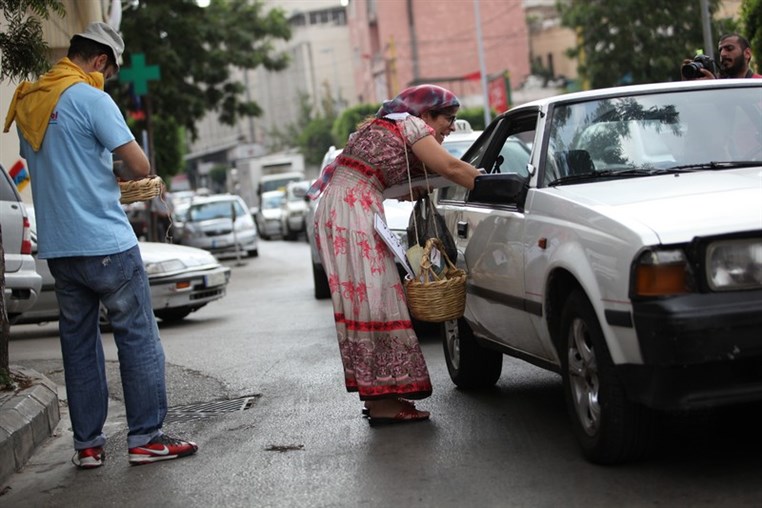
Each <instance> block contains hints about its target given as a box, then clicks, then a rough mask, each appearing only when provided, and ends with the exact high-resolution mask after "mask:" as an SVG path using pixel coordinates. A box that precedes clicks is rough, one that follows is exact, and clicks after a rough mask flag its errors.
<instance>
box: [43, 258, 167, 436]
mask: <svg viewBox="0 0 762 508" xmlns="http://www.w3.org/2000/svg"><path fill="white" fill-rule="evenodd" d="M48 266H49V267H50V272H51V273H52V274H53V277H54V278H55V281H56V282H55V288H56V297H57V298H58V306H59V308H60V311H61V314H60V320H59V324H58V329H59V333H60V336H61V352H62V355H63V364H64V376H65V379H66V394H67V398H68V401H69V414H70V418H71V425H72V430H73V431H74V448H75V449H77V450H82V449H84V448H91V447H97V446H103V444H104V443H105V442H106V436H105V435H104V434H103V425H104V424H105V422H106V415H107V411H108V385H107V382H106V364H105V359H104V355H103V344H102V342H101V332H100V326H99V324H98V316H99V306H100V302H103V305H104V306H105V307H106V309H107V310H108V317H109V320H110V321H111V326H112V330H113V332H114V340H115V342H116V346H117V349H118V351H119V369H120V373H121V378H122V390H123V392H124V404H125V407H126V410H127V425H128V428H129V432H128V435H127V446H128V447H129V448H134V447H136V446H142V445H144V444H146V443H147V442H148V441H150V440H151V439H152V438H153V437H154V436H156V435H158V434H160V433H161V430H160V429H161V426H162V423H163V422H164V417H165V416H166V414H167V396H166V386H165V379H164V350H163V348H162V346H161V342H160V340H159V328H158V326H157V325H156V318H155V317H154V315H153V309H152V307H151V290H150V287H149V285H148V276H147V275H146V272H145V269H144V268H143V262H142V260H141V258H140V249H139V248H138V246H135V247H133V248H131V249H129V250H126V251H124V252H120V253H118V254H111V255H108V256H83V257H68V258H56V259H49V260H48Z"/></svg>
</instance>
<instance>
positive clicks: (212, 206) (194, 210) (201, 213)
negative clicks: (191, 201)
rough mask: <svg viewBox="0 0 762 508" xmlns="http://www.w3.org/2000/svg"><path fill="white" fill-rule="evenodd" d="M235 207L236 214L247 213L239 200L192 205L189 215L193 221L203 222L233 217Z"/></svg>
mask: <svg viewBox="0 0 762 508" xmlns="http://www.w3.org/2000/svg"><path fill="white" fill-rule="evenodd" d="M233 208H235V213H236V216H239V217H240V216H242V215H244V214H245V213H246V211H245V210H244V209H243V207H242V206H241V205H240V203H238V202H237V201H213V202H211V203H202V204H197V205H193V206H191V207H190V210H189V217H190V220H191V221H192V222H201V221H205V220H212V219H229V218H231V217H232V210H233Z"/></svg>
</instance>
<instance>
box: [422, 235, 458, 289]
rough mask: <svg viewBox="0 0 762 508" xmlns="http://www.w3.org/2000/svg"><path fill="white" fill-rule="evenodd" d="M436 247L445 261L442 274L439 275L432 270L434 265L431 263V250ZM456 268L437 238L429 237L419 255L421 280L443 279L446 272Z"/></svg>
mask: <svg viewBox="0 0 762 508" xmlns="http://www.w3.org/2000/svg"><path fill="white" fill-rule="evenodd" d="M434 247H436V248H437V250H438V251H439V254H440V255H441V256H442V257H443V258H444V260H445V261H446V262H447V267H446V268H445V270H444V272H443V275H442V276H439V275H437V273H436V272H435V271H434V267H433V266H432V265H431V259H430V258H431V250H432V249H433V248H434ZM453 270H457V267H456V266H455V265H454V264H453V262H452V260H451V259H450V257H449V256H448V255H447V252H445V247H444V244H443V243H442V240H440V239H439V238H429V239H428V240H426V245H425V246H424V248H423V255H422V256H421V275H423V282H430V281H432V280H444V279H446V278H447V272H450V271H453Z"/></svg>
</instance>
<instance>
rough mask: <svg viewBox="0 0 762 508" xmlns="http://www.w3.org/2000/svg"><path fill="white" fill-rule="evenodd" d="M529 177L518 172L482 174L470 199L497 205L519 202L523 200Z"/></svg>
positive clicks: (469, 196) (470, 194) (475, 182)
mask: <svg viewBox="0 0 762 508" xmlns="http://www.w3.org/2000/svg"><path fill="white" fill-rule="evenodd" d="M526 184H527V179H526V177H524V176H521V175H518V174H516V173H504V174H496V175H480V176H477V177H476V179H475V180H474V188H473V190H472V191H471V192H469V193H468V201H470V202H478V203H488V204H495V205H502V204H510V203H518V202H519V201H522V200H523V195H524V193H525V189H526Z"/></svg>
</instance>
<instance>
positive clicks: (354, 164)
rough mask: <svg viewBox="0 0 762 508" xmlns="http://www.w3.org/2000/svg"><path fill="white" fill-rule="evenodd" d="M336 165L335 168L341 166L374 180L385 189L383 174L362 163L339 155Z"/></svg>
mask: <svg viewBox="0 0 762 508" xmlns="http://www.w3.org/2000/svg"><path fill="white" fill-rule="evenodd" d="M336 164H337V166H343V167H345V168H349V169H351V170H353V171H357V172H358V173H361V174H363V175H365V176H367V177H368V178H375V179H376V180H378V181H379V182H380V183H381V185H382V186H384V187H386V179H385V178H384V174H383V173H382V172H381V171H379V170H377V169H374V168H372V167H370V166H369V165H368V164H366V163H364V162H363V161H360V160H357V159H352V158H350V157H349V156H347V155H344V154H341V155H339V157H338V160H337V161H336Z"/></svg>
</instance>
